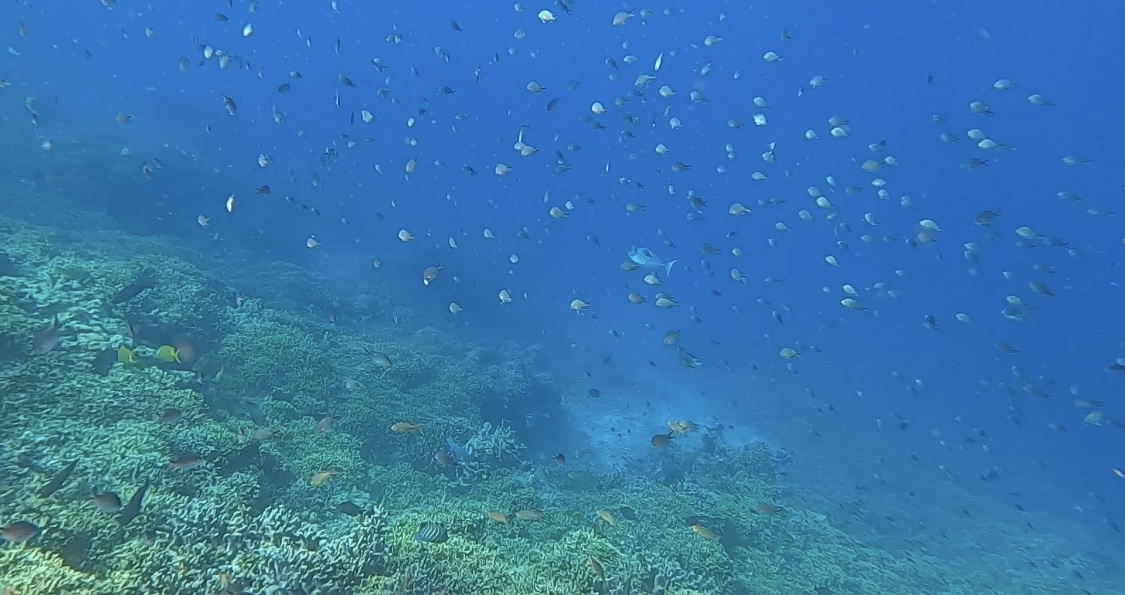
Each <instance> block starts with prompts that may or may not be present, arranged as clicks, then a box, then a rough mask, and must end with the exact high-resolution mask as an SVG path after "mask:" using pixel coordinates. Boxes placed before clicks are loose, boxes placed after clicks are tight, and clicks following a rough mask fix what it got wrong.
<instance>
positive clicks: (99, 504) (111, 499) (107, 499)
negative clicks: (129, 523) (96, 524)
mask: <svg viewBox="0 0 1125 595" xmlns="http://www.w3.org/2000/svg"><path fill="white" fill-rule="evenodd" d="M93 501H94V507H95V508H97V509H98V510H99V511H101V512H107V513H114V512H119V511H120V510H121V497H120V496H118V495H117V494H115V493H113V492H102V493H100V494H99V493H97V492H94V493H93Z"/></svg>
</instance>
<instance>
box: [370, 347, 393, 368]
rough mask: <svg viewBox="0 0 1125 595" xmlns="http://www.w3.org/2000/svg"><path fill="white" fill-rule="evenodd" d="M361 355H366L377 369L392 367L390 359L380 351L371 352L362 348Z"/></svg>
mask: <svg viewBox="0 0 1125 595" xmlns="http://www.w3.org/2000/svg"><path fill="white" fill-rule="evenodd" d="M363 353H365V354H367V355H368V356H369V357H370V358H371V361H372V362H373V363H374V364H375V366H376V367H378V368H384V369H386V368H389V367H391V366H393V365H394V363H393V362H391V358H390V357H388V356H387V354H385V353H383V352H381V351H371V350H370V349H368V348H366V347H364V348H363Z"/></svg>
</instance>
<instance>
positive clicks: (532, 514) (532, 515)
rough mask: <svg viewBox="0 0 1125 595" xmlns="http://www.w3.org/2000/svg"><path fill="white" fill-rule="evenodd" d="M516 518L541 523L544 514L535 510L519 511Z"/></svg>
mask: <svg viewBox="0 0 1125 595" xmlns="http://www.w3.org/2000/svg"><path fill="white" fill-rule="evenodd" d="M516 518H517V519H519V520H521V521H541V520H543V512H542V511H539V510H535V509H534V508H528V509H526V510H520V511H517V512H516Z"/></svg>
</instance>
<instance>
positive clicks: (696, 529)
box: [691, 523, 716, 541]
mask: <svg viewBox="0 0 1125 595" xmlns="http://www.w3.org/2000/svg"><path fill="white" fill-rule="evenodd" d="M691 532H692V533H695V534H696V535H698V536H700V537H702V538H703V539H706V540H707V541H715V539H716V537H715V532H714V531H712V530H710V529H708V528H707V527H704V526H703V525H700V524H698V523H696V524H694V525H692V526H691Z"/></svg>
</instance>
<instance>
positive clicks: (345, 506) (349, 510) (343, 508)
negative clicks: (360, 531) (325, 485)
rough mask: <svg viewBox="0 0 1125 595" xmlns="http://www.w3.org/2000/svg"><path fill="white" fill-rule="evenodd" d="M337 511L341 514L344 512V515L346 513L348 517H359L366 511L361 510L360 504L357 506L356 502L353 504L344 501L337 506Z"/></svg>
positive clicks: (349, 501)
mask: <svg viewBox="0 0 1125 595" xmlns="http://www.w3.org/2000/svg"><path fill="white" fill-rule="evenodd" d="M336 510H338V511H340V512H342V513H344V514H346V515H348V516H359V515H361V514H363V513H364V510H363V509H362V508H360V507H359V505H358V504H356V503H355V502H352V501H351V500H344V501H343V502H341V503H339V504H337V505H336Z"/></svg>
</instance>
